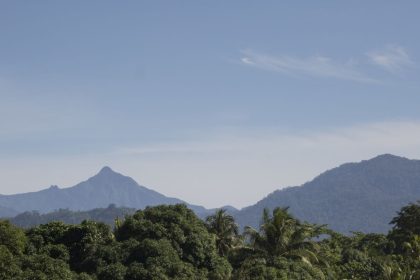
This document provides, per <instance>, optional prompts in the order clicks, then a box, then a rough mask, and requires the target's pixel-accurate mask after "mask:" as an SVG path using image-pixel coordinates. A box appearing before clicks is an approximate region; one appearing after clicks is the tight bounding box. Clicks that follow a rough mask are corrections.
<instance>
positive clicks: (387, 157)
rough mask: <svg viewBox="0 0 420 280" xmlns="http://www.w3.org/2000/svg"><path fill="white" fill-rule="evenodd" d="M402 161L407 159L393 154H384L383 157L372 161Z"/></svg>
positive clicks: (379, 156) (377, 157)
mask: <svg viewBox="0 0 420 280" xmlns="http://www.w3.org/2000/svg"><path fill="white" fill-rule="evenodd" d="M396 159H397V160H401V159H406V158H404V157H400V156H396V155H393V154H382V155H378V156H376V157H374V158H372V159H371V160H396Z"/></svg>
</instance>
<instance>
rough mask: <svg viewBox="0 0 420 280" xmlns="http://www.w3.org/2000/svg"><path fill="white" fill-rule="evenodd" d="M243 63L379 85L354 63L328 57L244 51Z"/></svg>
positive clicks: (292, 73)
mask: <svg viewBox="0 0 420 280" xmlns="http://www.w3.org/2000/svg"><path fill="white" fill-rule="evenodd" d="M242 53H243V55H244V56H243V57H242V58H241V62H242V63H243V64H244V65H249V66H254V67H257V68H261V69H265V70H270V71H276V72H281V73H284V74H289V75H296V74H298V75H306V76H312V77H320V78H335V79H341V80H350V81H356V82H363V83H378V81H377V80H375V79H373V78H370V77H368V76H367V75H366V74H364V73H363V72H361V71H359V70H358V69H356V67H355V65H354V61H352V60H349V61H347V62H346V63H340V62H336V61H334V60H333V59H331V58H329V57H326V56H311V57H307V58H299V57H293V56H288V55H283V56H271V55H266V54H261V53H258V52H254V51H250V50H247V51H243V52H242Z"/></svg>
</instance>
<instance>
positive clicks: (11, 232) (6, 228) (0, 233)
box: [0, 220, 26, 254]
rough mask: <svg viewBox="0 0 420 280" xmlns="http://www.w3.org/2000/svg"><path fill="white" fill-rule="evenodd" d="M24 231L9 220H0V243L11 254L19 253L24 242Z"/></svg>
mask: <svg viewBox="0 0 420 280" xmlns="http://www.w3.org/2000/svg"><path fill="white" fill-rule="evenodd" d="M25 239H26V237H25V234H24V232H23V231H22V230H21V229H20V228H17V227H16V226H14V225H12V224H11V223H10V222H9V221H2V220H0V245H2V246H5V247H6V248H7V249H8V250H9V251H10V252H11V253H13V254H21V253H22V251H23V249H24V247H25V242H26V240H25Z"/></svg>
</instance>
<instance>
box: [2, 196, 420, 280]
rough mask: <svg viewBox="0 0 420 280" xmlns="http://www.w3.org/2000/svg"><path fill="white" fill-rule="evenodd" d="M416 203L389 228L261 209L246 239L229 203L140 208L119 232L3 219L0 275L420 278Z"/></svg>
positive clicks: (40, 279)
mask: <svg viewBox="0 0 420 280" xmlns="http://www.w3.org/2000/svg"><path fill="white" fill-rule="evenodd" d="M418 207H419V205H418V204H410V205H408V206H406V207H404V208H402V209H401V211H400V212H399V213H398V216H397V217H395V219H393V220H392V223H393V224H394V228H393V230H392V231H391V232H390V233H389V234H388V235H383V234H363V233H359V232H356V233H353V234H352V235H351V236H345V235H342V234H339V233H336V232H333V231H331V230H327V229H325V227H323V226H316V225H312V224H307V223H302V222H300V221H299V220H297V219H295V218H294V217H293V216H291V215H290V214H289V213H288V211H287V208H276V209H275V210H274V211H273V212H272V213H271V214H270V213H269V212H268V211H264V213H263V219H262V223H261V227H260V228H259V230H255V229H253V228H250V227H248V228H247V229H246V231H245V237H244V239H242V238H240V237H239V236H238V232H237V227H236V224H235V221H234V220H233V218H232V217H231V216H229V215H227V214H226V212H225V211H223V210H221V211H217V212H216V213H215V214H214V215H212V216H210V217H208V218H207V219H206V222H203V221H202V220H200V219H199V218H198V217H197V216H196V215H195V214H194V213H193V212H192V211H191V210H189V209H188V208H187V207H186V206H185V205H174V206H157V207H150V208H146V209H145V210H143V211H137V212H136V213H134V214H133V215H131V216H127V217H126V218H125V219H124V220H119V222H118V226H117V227H116V228H115V229H114V231H112V230H111V228H110V227H109V226H108V225H106V224H103V223H97V222H92V221H83V222H81V223H80V224H77V225H68V224H64V223H62V222H50V223H47V224H43V225H39V226H36V227H33V228H30V229H28V230H26V231H23V230H21V229H19V228H17V227H15V226H13V225H12V224H10V223H9V222H6V221H0V280H2V279H16V280H27V279H34V280H44V279H45V280H140V279H141V280H143V279H148V280H149V279H150V280H162V279H163V280H165V279H167V280H169V279H177V280H189V279H197V280H199V279H203V280H204V279H206V280H207V279H210V280H227V279H233V280H247V279H249V280H251V279H252V280H254V279H257V280H258V279H261V280H266V279H273V280H283V279H284V280H294V279H299V280H309V279H316V280H323V279H325V280H334V279H359V280H365V279H371V280H405V279H411V280H415V279H420V235H419V232H418V223H417V221H419V220H417V219H418V218H419V216H418V214H419V212H418ZM413 221H415V222H413ZM320 234H322V236H321V238H319V237H318V236H319V235H320ZM242 240H244V242H242Z"/></svg>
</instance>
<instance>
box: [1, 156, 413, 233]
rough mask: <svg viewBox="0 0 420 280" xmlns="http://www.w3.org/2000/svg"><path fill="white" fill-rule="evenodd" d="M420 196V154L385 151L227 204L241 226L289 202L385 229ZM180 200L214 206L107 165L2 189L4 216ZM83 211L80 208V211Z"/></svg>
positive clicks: (346, 225)
mask: <svg viewBox="0 0 420 280" xmlns="http://www.w3.org/2000/svg"><path fill="white" fill-rule="evenodd" d="M238 195H240V194H238ZM419 199H420V160H409V159H406V158H403V157H398V156H394V155H390V154H385V155H380V156H377V157H375V158H373V159H370V160H365V161H362V162H358V163H346V164H343V165H341V166H339V167H336V168H334V169H331V170H328V171H326V172H324V173H322V174H321V175H319V176H317V177H316V178H315V179H313V180H312V181H310V182H307V183H305V184H303V185H302V186H296V187H287V188H283V189H280V190H276V191H274V192H273V193H271V194H269V195H268V196H267V197H265V198H263V199H262V200H260V201H258V202H257V203H256V204H254V205H251V206H248V207H245V208H243V209H241V210H237V209H235V208H234V207H231V206H225V207H223V208H226V209H227V211H228V212H229V213H230V214H232V215H233V216H234V217H235V219H236V221H237V223H238V224H239V225H240V226H241V227H243V226H245V225H250V226H253V227H258V225H259V222H260V218H261V215H262V211H263V209H264V208H269V209H273V208H275V207H278V206H280V207H289V208H290V212H291V213H292V214H293V215H294V216H296V217H297V218H299V219H301V220H304V221H308V222H311V223H318V224H327V225H328V226H329V227H330V228H331V229H334V230H336V231H339V232H342V233H349V232H351V231H362V232H386V231H388V230H389V229H390V226H389V222H390V220H391V219H392V217H394V216H395V215H396V212H397V211H398V210H399V209H400V208H401V207H403V206H405V205H406V204H408V203H410V202H415V201H416V200H419ZM177 203H185V204H187V206H188V207H190V208H191V209H192V210H194V211H195V212H196V214H197V215H198V216H199V217H201V218H204V217H205V216H207V215H209V214H211V213H213V212H214V210H215V209H206V208H204V207H201V206H197V205H192V204H188V203H186V202H184V201H182V200H180V199H177V198H171V197H167V196H164V195H162V194H160V193H158V192H156V191H153V190H151V189H149V188H146V187H144V186H140V185H139V184H137V183H136V182H135V181H134V180H133V179H131V178H130V177H127V176H124V175H121V174H119V173H117V172H114V171H113V170H112V169H111V168H109V167H104V168H103V169H102V170H101V171H100V172H99V173H98V174H97V175H95V176H93V177H91V178H89V179H88V180H86V181H84V182H81V183H79V184H77V185H76V186H74V187H70V188H63V189H60V188H58V187H57V186H52V187H50V188H48V189H44V190H41V191H38V192H32V193H23V194H15V195H0V216H3V217H12V216H15V215H16V214H17V213H21V212H25V211H33V210H36V211H38V212H40V213H41V214H42V213H48V212H51V211H55V210H58V209H69V210H73V211H83V210H84V211H87V210H91V209H94V208H104V207H107V206H108V205H109V204H115V205H116V206H117V207H128V208H135V209H142V208H145V207H146V206H154V205H158V204H177ZM113 211H114V210H113ZM108 212H109V211H108ZM114 212H115V211H114ZM94 213H97V212H94ZM98 213H102V212H101V211H99V212H98ZM112 213H113V212H112ZM66 215H67V214H66ZM84 215H85V214H80V213H79V214H78V216H79V217H84ZM32 216H34V217H35V216H36V215H32ZM58 216H60V215H58V214H57V215H46V216H42V217H58ZM28 217H29V216H28ZM94 217H95V216H93V218H94ZM108 218H109V217H108ZM38 219H40V220H42V219H41V218H38ZM44 220H45V218H44ZM44 220H43V221H44Z"/></svg>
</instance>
